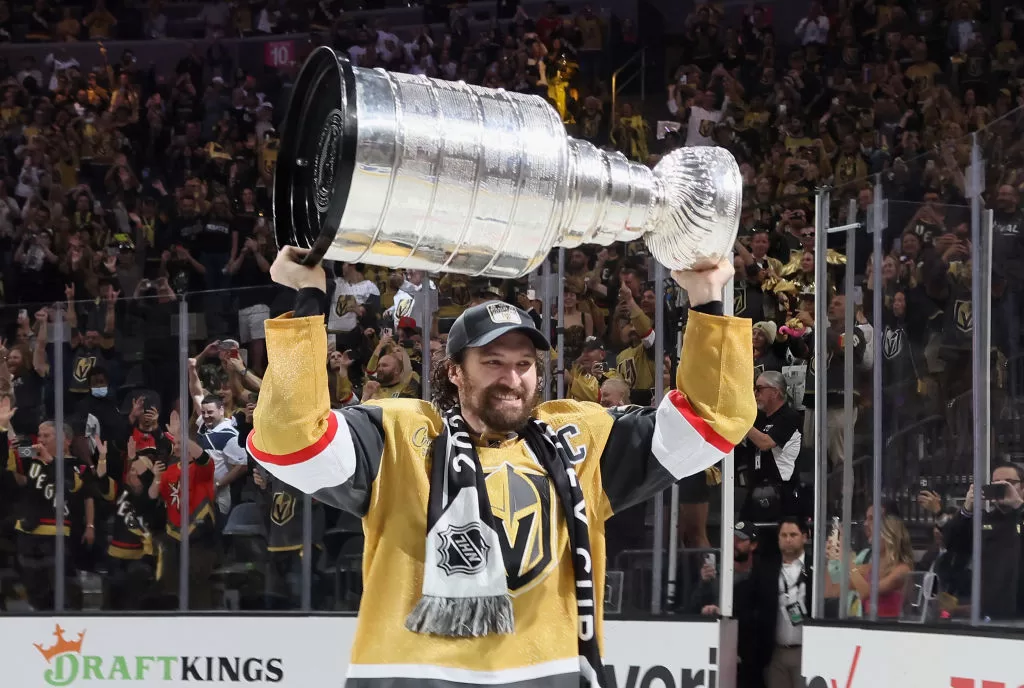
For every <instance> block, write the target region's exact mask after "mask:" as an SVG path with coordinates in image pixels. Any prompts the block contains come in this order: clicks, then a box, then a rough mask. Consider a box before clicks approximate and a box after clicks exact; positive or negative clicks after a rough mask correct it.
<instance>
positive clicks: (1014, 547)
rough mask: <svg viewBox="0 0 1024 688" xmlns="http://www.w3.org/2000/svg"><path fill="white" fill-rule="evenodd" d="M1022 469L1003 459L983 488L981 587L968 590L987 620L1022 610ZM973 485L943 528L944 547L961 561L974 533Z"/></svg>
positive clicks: (967, 556)
mask: <svg viewBox="0 0 1024 688" xmlns="http://www.w3.org/2000/svg"><path fill="white" fill-rule="evenodd" d="M1022 483H1024V468H1021V466H1019V465H1017V464H1015V463H1007V464H1002V465H999V466H996V467H995V468H994V469H993V470H992V482H991V483H990V484H988V485H985V486H983V487H982V488H981V496H982V499H983V500H985V502H986V504H987V508H986V510H985V512H984V513H982V514H981V524H982V525H981V528H982V543H981V545H982V547H981V591H980V592H979V591H973V592H972V598H973V599H972V603H973V604H980V605H981V616H982V617H983V618H985V617H987V618H990V619H1000V618H1001V619H1013V618H1019V617H1020V616H1021V612H1022V611H1024V594H1021V592H1020V587H1021V584H1022V582H1024V577H1022V576H1021V570H1022V568H1024V567H1022V564H1021V557H1022V556H1024V547H1022V546H1021V523H1022V522H1024V488H1022ZM974 490H975V486H974V485H971V487H970V488H969V489H968V490H967V498H966V500H965V501H964V505H963V507H962V508H961V509H960V513H958V514H957V515H956V516H954V517H953V518H951V519H950V520H949V522H948V523H947V524H946V526H945V528H944V529H943V532H942V537H943V539H944V540H945V542H946V547H947V549H948V550H949V551H950V552H953V553H954V554H955V555H956V556H957V557H958V558H959V559H960V560H961V561H964V562H967V561H970V557H971V550H972V545H973V541H974V538H973V535H974V525H973V520H974V499H975V492H974Z"/></svg>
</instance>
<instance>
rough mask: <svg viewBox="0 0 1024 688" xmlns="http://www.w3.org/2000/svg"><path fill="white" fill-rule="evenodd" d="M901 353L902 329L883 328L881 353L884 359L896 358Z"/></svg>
mask: <svg viewBox="0 0 1024 688" xmlns="http://www.w3.org/2000/svg"><path fill="white" fill-rule="evenodd" d="M901 351H903V329H902V328H895V329H892V328H889V327H887V328H885V335H884V336H883V337H882V353H883V354H885V357H886V358H896V357H897V356H899V355H900V352H901Z"/></svg>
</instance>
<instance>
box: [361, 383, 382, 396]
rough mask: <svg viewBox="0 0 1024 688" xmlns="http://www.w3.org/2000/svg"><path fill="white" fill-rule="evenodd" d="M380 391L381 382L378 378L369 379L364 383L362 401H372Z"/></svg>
mask: <svg viewBox="0 0 1024 688" xmlns="http://www.w3.org/2000/svg"><path fill="white" fill-rule="evenodd" d="M379 391H380V383H379V382H377V381H376V380H367V381H366V382H364V383H363V396H362V399H361V401H370V400H372V399H373V397H374V395H376V394H377V392H379Z"/></svg>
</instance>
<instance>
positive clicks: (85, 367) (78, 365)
mask: <svg viewBox="0 0 1024 688" xmlns="http://www.w3.org/2000/svg"><path fill="white" fill-rule="evenodd" d="M95 365H96V357H95V356H82V357H81V358H79V359H77V360H76V361H75V369H74V370H73V371H72V374H73V375H74V376H75V382H87V381H88V380H89V371H90V370H92V368H93V366H95Z"/></svg>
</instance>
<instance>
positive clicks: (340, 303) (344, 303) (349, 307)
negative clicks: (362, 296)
mask: <svg viewBox="0 0 1024 688" xmlns="http://www.w3.org/2000/svg"><path fill="white" fill-rule="evenodd" d="M357 308H359V303H358V302H357V301H356V297H354V296H352V295H351V294H342V295H341V296H339V297H338V300H337V302H335V304H334V312H335V314H336V315H338V316H342V315H345V314H346V313H355V312H356V309H357Z"/></svg>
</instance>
